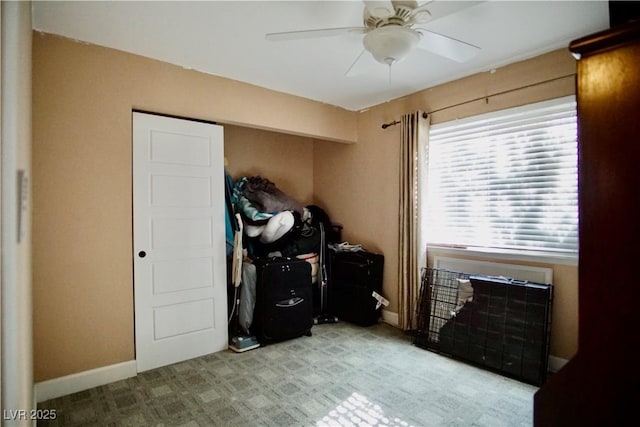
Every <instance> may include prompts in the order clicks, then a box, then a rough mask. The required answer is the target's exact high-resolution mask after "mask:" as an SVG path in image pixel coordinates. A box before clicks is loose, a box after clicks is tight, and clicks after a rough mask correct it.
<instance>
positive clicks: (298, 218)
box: [231, 176, 338, 281]
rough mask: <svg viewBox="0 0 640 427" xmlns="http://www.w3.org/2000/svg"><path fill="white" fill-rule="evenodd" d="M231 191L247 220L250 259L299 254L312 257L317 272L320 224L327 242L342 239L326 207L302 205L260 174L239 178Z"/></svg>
mask: <svg viewBox="0 0 640 427" xmlns="http://www.w3.org/2000/svg"><path fill="white" fill-rule="evenodd" d="M231 193H232V194H231V203H232V206H233V210H234V211H235V212H237V213H239V214H240V216H241V218H242V221H243V229H244V241H243V242H244V244H243V246H244V247H245V248H246V249H247V252H248V256H249V257H250V258H253V259H255V258H259V257H271V256H282V257H288V258H291V257H298V258H302V259H306V260H308V261H309V262H310V263H311V264H312V270H313V271H314V272H315V271H317V261H318V260H317V258H318V256H317V254H318V253H319V252H320V240H321V239H320V238H321V236H320V223H323V225H324V229H325V232H326V241H327V242H333V241H336V240H335V239H337V238H338V235H337V234H336V228H335V226H333V225H332V224H331V221H330V220H329V217H328V215H327V213H326V212H325V211H324V209H322V208H320V207H319V206H316V205H308V206H302V205H301V204H300V203H299V202H298V201H297V200H295V199H294V198H293V197H291V196H289V195H288V194H286V193H284V192H283V191H282V190H280V189H279V188H278V187H277V186H276V184H275V183H274V182H272V181H270V180H268V179H266V178H263V177H260V176H250V177H242V178H240V179H238V180H237V181H236V182H235V183H234V184H233V188H232V192H231ZM314 281H315V278H314Z"/></svg>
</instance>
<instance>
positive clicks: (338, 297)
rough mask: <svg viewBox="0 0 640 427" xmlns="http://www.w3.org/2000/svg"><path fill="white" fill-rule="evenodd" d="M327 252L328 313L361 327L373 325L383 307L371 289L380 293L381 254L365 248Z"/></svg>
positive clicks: (382, 262) (382, 263) (382, 257)
mask: <svg viewBox="0 0 640 427" xmlns="http://www.w3.org/2000/svg"><path fill="white" fill-rule="evenodd" d="M329 252H330V253H331V259H330V268H329V275H330V276H329V277H330V279H329V285H328V294H329V298H328V300H329V302H328V306H329V307H328V310H329V312H330V313H331V314H334V315H336V316H337V317H338V319H339V320H344V321H347V322H350V323H355V324H357V325H360V326H370V325H373V324H376V323H377V322H378V319H379V318H380V315H381V313H382V309H381V307H377V305H378V300H376V299H375V298H374V297H373V292H377V293H378V294H382V272H383V269H384V256H383V255H381V254H376V253H373V252H367V251H358V252H339V251H333V250H332V251H329Z"/></svg>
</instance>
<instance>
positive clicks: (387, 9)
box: [363, 0, 396, 18]
mask: <svg viewBox="0 0 640 427" xmlns="http://www.w3.org/2000/svg"><path fill="white" fill-rule="evenodd" d="M363 2H364V5H365V7H366V8H367V10H368V11H369V14H370V15H371V16H373V17H374V18H388V17H390V16H393V15H395V14H396V10H395V9H394V7H393V3H392V2H391V1H368V0H363Z"/></svg>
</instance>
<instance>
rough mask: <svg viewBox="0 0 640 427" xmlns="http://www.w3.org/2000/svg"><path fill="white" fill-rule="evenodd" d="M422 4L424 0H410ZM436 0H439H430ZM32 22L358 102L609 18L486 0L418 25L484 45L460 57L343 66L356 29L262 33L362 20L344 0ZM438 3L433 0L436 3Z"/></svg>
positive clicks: (522, 52)
mask: <svg viewBox="0 0 640 427" xmlns="http://www.w3.org/2000/svg"><path fill="white" fill-rule="evenodd" d="M418 3H419V4H423V3H424V1H418ZM437 3H442V1H437ZM32 4H33V28H34V29H36V30H39V31H44V32H47V33H53V34H59V35H62V36H66V37H69V38H72V39H77V40H81V41H85V42H89V43H93V44H97V45H102V46H107V47H111V48H114V49H119V50H123V51H127V52H132V53H136V54H139V55H142V56H146V57H150V58H155V59H159V60H162V61H166V62H170V63H173V64H176V65H180V66H183V67H185V68H191V69H195V70H199V71H202V72H205V73H210V74H213V75H217V76H222V77H227V78H230V79H234V80H239V81H243V82H247V83H251V84H255V85H258V86H262V87H265V88H269V89H273V90H276V91H280V92H285V93H289V94H293V95H298V96H301V97H304V98H309V99H313V100H316V101H320V102H324V103H328V104H332V105H336V106H340V107H343V108H346V109H348V110H361V109H365V108H367V107H370V106H372V105H377V104H380V103H383V102H386V101H388V100H391V99H395V98H398V97H401V96H404V95H407V94H410V93H413V92H417V91H419V90H422V89H425V88H428V87H432V86H434V85H437V84H440V83H444V82H447V81H451V80H454V79H457V78H460V77H464V76H468V75H471V74H474V73H477V72H481V71H487V70H490V69H492V68H497V67H500V66H502V65H506V64H509V63H511V62H514V61H518V60H522V59H525V58H529V57H533V56H536V55H539V54H542V53H544V52H548V51H551V50H555V49H558V48H562V47H567V46H568V44H569V42H570V41H571V40H574V39H576V38H579V37H582V36H585V35H588V34H591V33H593V32H596V31H600V30H603V29H606V28H608V27H609V12H608V2H607V1H584V0H583V1H573V2H569V1H485V2H478V4H475V5H473V6H471V7H468V8H465V9H463V10H462V11H459V12H457V13H454V14H452V15H448V16H445V17H442V18H439V19H435V20H433V21H431V22H430V23H428V24H426V25H424V27H425V28H427V29H429V30H431V31H435V32H438V33H441V34H445V35H447V36H450V37H454V38H456V39H459V40H463V41H466V42H469V43H472V44H474V45H476V46H479V47H481V48H482V50H481V52H480V54H479V55H477V56H476V57H475V58H473V59H472V60H470V61H468V62H466V63H463V64H460V63H457V62H454V61H451V60H449V59H445V58H443V57H440V56H437V55H434V54H432V53H429V52H427V51H424V50H415V51H413V52H412V53H411V54H410V55H409V57H408V58H406V59H405V60H404V61H402V62H399V63H397V64H394V65H393V66H392V67H391V70H390V71H389V69H388V67H387V66H385V65H382V64H379V63H376V62H372V65H371V69H370V70H371V71H370V72H368V73H365V74H361V75H358V76H353V77H346V76H345V73H346V71H347V70H348V68H349V67H350V66H351V64H352V63H353V62H354V61H355V59H356V58H357V56H358V55H359V54H360V53H361V51H362V49H363V47H362V35H359V34H347V35H339V36H334V37H325V38H317V39H304V40H291V41H279V42H274V41H267V40H265V37H264V36H265V34H266V33H271V32H281V31H293V30H304V29H317V28H331V27H351V26H362V25H363V22H362V12H363V8H364V4H363V3H362V2H361V1H359V0H353V1H349V0H343V1H194V2H191V1H173V2H160V1H139V2H133V1H106V2H102V1H70V2H62V1H34V2H33V3H32ZM436 6H437V5H435V4H434V7H436Z"/></svg>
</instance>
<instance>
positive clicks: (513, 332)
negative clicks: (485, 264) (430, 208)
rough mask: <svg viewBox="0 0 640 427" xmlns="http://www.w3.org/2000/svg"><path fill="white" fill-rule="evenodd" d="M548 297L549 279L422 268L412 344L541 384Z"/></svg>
mask: <svg viewBox="0 0 640 427" xmlns="http://www.w3.org/2000/svg"><path fill="white" fill-rule="evenodd" d="M551 300H552V286H551V285H550V284H541V283H532V282H526V281H518V280H514V279H511V278H505V277H493V276H479V275H471V274H468V273H462V272H456V271H449V270H439V269H433V268H426V269H424V270H423V272H422V284H421V290H420V297H419V301H418V331H417V334H416V336H415V340H414V344H415V345H416V346H418V347H421V348H425V349H427V350H431V351H435V352H438V353H441V354H445V355H448V356H451V357H454V358H457V359H461V360H464V361H466V362H470V363H472V364H474V365H478V366H480V367H483V368H485V369H489V370H492V371H496V372H499V373H501V374H503V375H506V376H509V377H512V378H515V379H518V380H520V381H523V382H527V383H530V384H534V385H542V384H543V383H544V382H545V380H546V378H547V369H548V359H549V342H550V329H551Z"/></svg>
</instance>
